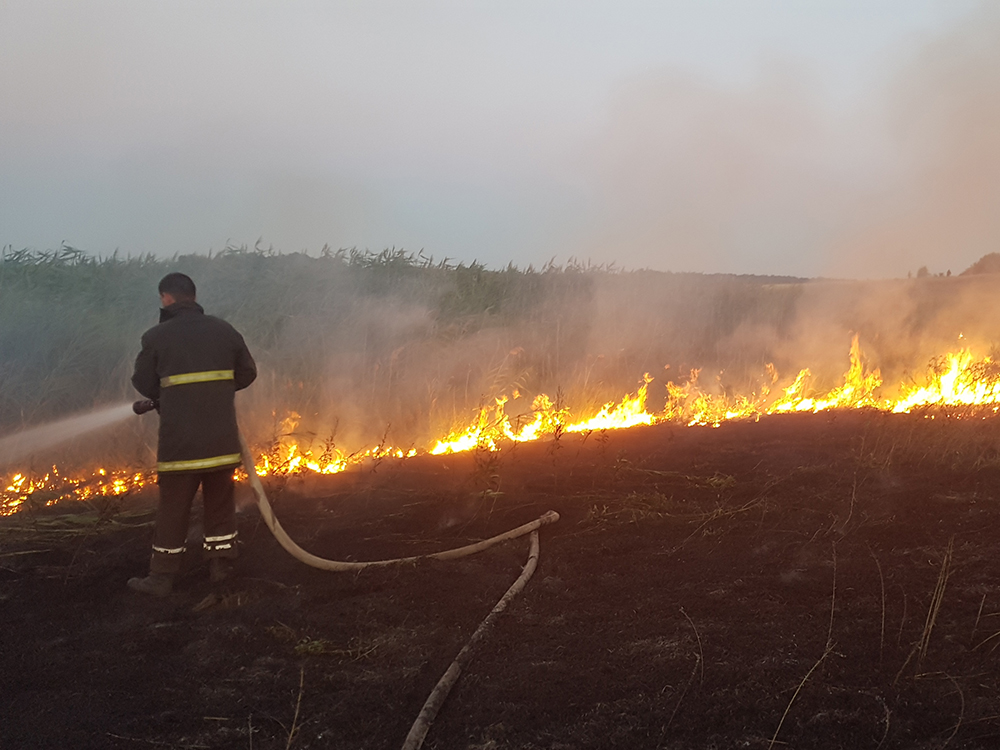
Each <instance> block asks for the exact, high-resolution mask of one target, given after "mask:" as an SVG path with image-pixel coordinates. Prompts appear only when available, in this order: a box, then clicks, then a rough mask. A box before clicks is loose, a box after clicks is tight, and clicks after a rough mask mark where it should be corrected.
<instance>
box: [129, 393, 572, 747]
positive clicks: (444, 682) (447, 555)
mask: <svg viewBox="0 0 1000 750" xmlns="http://www.w3.org/2000/svg"><path fill="white" fill-rule="evenodd" d="M153 409H157V410H158V409H159V404H158V403H157V402H156V401H154V400H151V399H150V400H144V401H136V402H135V403H134V404H133V405H132V410H133V411H134V412H135V413H136V414H145V413H146V412H148V411H152V410H153ZM239 437H240V456H241V458H242V460H243V468H244V469H245V470H246V473H247V479H248V480H249V482H250V487H251V488H253V491H254V494H255V495H256V496H257V506H258V507H259V508H260V515H261V517H262V518H263V519H264V523H265V524H267V528H268V529H270V530H271V533H272V534H273V535H274V538H275V539H277V540H278V544H280V545H281V546H282V547H283V548H284V549H285V551H286V552H288V553H289V554H290V555H291V556H292V557H294V558H295V559H296V560H298V561H300V562H303V563H305V564H306V565H309V566H311V567H313V568H319V569H320V570H332V571H340V572H343V571H358V570H363V569H364V568H376V567H385V566H388V565H398V564H402V563H412V562H416V561H417V560H455V559H458V558H460V557H467V556H469V555H473V554H475V553H477V552H482V551H483V550H485V549H488V548H489V547H492V546H493V545H495V544H498V543H500V542H503V541H506V540H508V539H516V538H517V537H520V536H524V535H525V534H531V547H530V551H529V553H528V561H527V562H526V563H525V565H524V568H523V569H522V571H521V575H520V576H518V579H517V580H516V581H514V583H513V584H511V586H510V588H509V589H507V592H506V593H505V594H504V595H503V596H502V597H501V598H500V601H498V602H497V603H496V606H494V607H493V609H492V610H491V611H490V613H489V614H488V615H487V616H486V618H485V619H484V620H483V621H482V622H481V623H480V624H479V627H478V628H476V631H475V632H474V633H473V634H472V637H471V638H470V639H469V641H468V642H467V643H466V644H465V646H464V647H463V648H462V650H461V651H459V652H458V656H456V657H455V659H454V661H452V663H451V666H449V667H448V669H447V671H446V672H445V673H444V675H443V676H442V677H441V679H440V680H438V682H437V684H436V685H435V686H434V689H433V690H432V691H431V694H430V696H428V698H427V700H426V701H425V702H424V705H423V707H422V708H421V709H420V713H419V714H418V716H417V719H416V721H414V722H413V726H412V727H411V728H410V731H409V733H408V734H407V736H406V741H405V742H404V743H403V750H419V748H420V747H421V746H422V745H423V742H424V738H425V737H426V736H427V732H428V730H429V729H430V725H431V723H432V722H433V721H434V719H435V717H436V716H437V714H438V711H439V710H440V709H441V706H442V705H444V701H445V699H446V698H447V697H448V694H449V693H450V692H451V689H452V687H454V685H455V683H456V682H457V681H458V678H459V676H460V675H461V673H462V670H463V669H464V668H465V666H466V665H467V664H468V663H469V661H470V660H471V658H472V652H473V649H474V648H475V647H476V646H477V645H478V644H479V643H480V642H481V641H482V640H483V639H484V638H485V637H486V634H487V633H488V632H489V630H490V628H491V627H492V626H493V623H494V622H495V621H496V619H497V618H498V617H499V616H500V614H501V613H502V612H503V611H504V610H505V609H506V608H507V605H508V604H509V603H510V602H511V601H512V600H513V599H514V597H515V596H517V595H518V594H519V593H521V591H522V590H523V589H524V587H525V585H526V584H527V583H528V580H529V579H530V578H531V576H532V575H533V574H534V572H535V567H536V566H537V565H538V529H539V528H540V527H542V526H545V525H546V524H550V523H555V522H556V521H558V520H559V514H558V513H556V512H555V511H554V510H550V511H548V512H547V513H545V514H544V515H542V516H540V517H539V518H537V519H535V520H534V521H531V522H529V523H526V524H523V525H521V526H518V527H517V528H515V529H511V530H510V531H505V532H504V533H502V534H497V535H496V536H493V537H490V538H489V539H484V540H482V541H480V542H475V543H474V544H467V545H465V546H464V547H457V548H454V549H450V550H444V551H443V552H434V553H431V554H428V555H414V556H412V557H399V558H395V559H392V560H372V561H368V562H345V561H339V560H327V559H325V558H322V557H319V556H317V555H314V554H312V553H311V552H307V551H306V550H304V549H302V547H300V546H299V545H298V544H296V543H295V542H294V541H293V540H292V538H291V537H290V536H288V534H287V532H286V531H285V530H284V529H283V528H282V526H281V523H280V522H279V521H278V519H277V517H276V516H275V515H274V510H273V509H272V508H271V503H270V502H269V501H268V499H267V493H266V492H265V491H264V485H263V484H262V483H261V481H260V477H259V476H257V469H256V465H255V464H254V460H253V454H252V453H251V452H250V448H249V446H248V445H247V442H246V439H245V438H244V437H243V433H242V432H240V433H239Z"/></svg>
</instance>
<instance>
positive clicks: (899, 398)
mask: <svg viewBox="0 0 1000 750" xmlns="http://www.w3.org/2000/svg"><path fill="white" fill-rule="evenodd" d="M959 339H960V340H961V341H962V343H963V344H964V343H965V341H964V339H963V337H961V336H960V337H959ZM849 358H850V364H849V366H848V369H847V372H846V373H844V376H843V383H842V384H841V385H838V386H836V387H834V388H832V389H831V390H829V391H826V392H818V391H816V390H815V388H814V387H813V376H812V373H811V372H810V370H809V369H808V368H807V369H803V370H801V371H799V373H798V374H797V375H796V376H795V377H794V378H793V379H792V380H791V382H790V383H788V385H785V386H784V387H782V388H777V389H776V388H775V386H776V384H777V383H778V382H779V376H778V373H777V371H776V370H775V369H774V367H773V366H771V365H767V367H766V372H765V377H764V379H763V381H762V382H761V383H759V384H758V385H757V386H755V387H754V388H751V389H749V390H750V393H749V394H748V395H740V394H737V395H729V394H727V393H722V394H713V393H709V392H707V391H706V390H704V389H703V388H702V387H701V385H700V384H699V376H700V371H699V370H692V371H691V373H690V375H689V377H688V379H687V381H686V382H684V383H681V384H677V383H673V382H667V383H666V384H665V389H666V405H665V406H664V409H663V411H662V412H657V413H651V412H650V411H649V410H648V408H647V398H648V390H649V385H650V383H652V382H653V378H652V377H650V376H649V374H648V373H647V374H646V375H644V376H643V378H642V380H641V382H640V384H639V386H638V387H637V389H636V390H635V392H634V393H630V394H627V395H625V396H624V397H622V398H621V400H619V401H610V402H608V403H606V404H604V405H603V406H601V407H600V409H597V410H596V412H594V413H592V414H591V415H590V416H587V417H584V418H582V419H579V420H577V419H574V418H573V417H572V416H571V412H570V409H569V408H568V407H566V406H565V405H563V404H562V403H561V399H556V401H553V400H552V399H551V398H550V397H549V396H547V395H545V394H539V395H537V396H536V397H535V398H534V399H533V401H532V403H531V408H530V410H525V411H524V413H522V414H520V415H518V416H514V417H511V416H510V414H508V411H507V410H508V405H509V404H511V402H512V401H518V400H519V399H520V398H521V395H520V393H518V392H517V391H513V393H512V395H511V396H509V397H508V396H506V395H502V396H499V397H497V398H495V399H494V400H493V402H492V403H490V404H487V405H484V406H482V407H481V408H480V409H479V410H478V412H477V413H476V415H475V416H474V418H473V419H472V421H471V423H469V424H468V425H464V426H459V427H458V428H456V429H454V430H452V431H451V432H450V433H449V434H448V435H446V436H444V437H442V438H440V439H439V440H436V441H434V443H433V444H432V445H431V446H430V447H429V448H428V449H426V451H418V450H417V449H416V448H413V447H410V448H400V447H395V446H390V445H386V444H385V443H384V442H383V443H381V444H379V445H375V446H371V447H369V448H365V449H362V450H358V451H355V452H353V453H345V452H343V451H342V450H341V449H340V448H339V447H337V446H335V445H333V444H332V443H331V444H328V445H324V446H323V448H322V450H319V451H318V452H317V451H314V450H313V449H312V448H311V447H307V446H306V447H304V446H303V444H302V443H300V442H299V440H297V439H296V437H295V430H296V428H297V427H298V423H299V420H300V417H299V415H298V414H296V413H295V412H289V414H288V415H287V416H286V417H285V418H284V419H283V420H282V421H281V422H280V424H279V429H278V432H279V434H280V435H281V438H280V439H278V440H277V441H275V444H274V445H272V446H271V448H270V449H269V450H267V451H265V452H264V453H262V454H261V455H260V457H259V458H258V459H257V461H256V464H255V466H254V470H255V472H256V473H257V475H258V476H261V477H274V476H279V477H280V476H289V475H295V474H304V473H311V474H326V475H329V474H338V473H340V472H343V471H347V470H348V469H350V468H351V467H356V466H361V465H364V464H370V463H371V462H378V461H381V460H384V459H390V458H394V459H405V458H410V457H412V456H415V455H417V454H418V453H421V452H423V453H429V454H431V455H445V454H450V453H461V452H464V451H470V450H486V451H497V450H500V449H501V448H502V447H503V446H504V445H506V444H516V443H520V442H531V441H535V440H539V439H541V438H543V437H547V436H559V435H561V434H563V433H578V432H590V431H594V430H618V429H626V428H629V427H634V426H637V425H651V424H658V423H663V422H670V423H675V424H686V425H691V426H695V425H707V426H713V427H718V426H720V425H721V424H722V423H724V422H727V421H732V420H757V419H760V418H761V417H763V416H766V415H773V414H788V413H793V412H819V411H826V410H830V409H862V408H869V409H878V410H881V411H886V412H892V413H909V412H911V411H913V410H915V409H924V408H928V407H969V406H982V407H986V408H991V409H992V411H993V412H997V411H1000V363H996V362H994V361H993V359H992V358H991V357H988V356H987V357H976V356H975V355H974V354H973V352H972V350H971V349H969V348H962V349H960V350H958V351H956V352H950V353H947V354H944V355H942V356H940V357H937V358H935V359H933V360H932V361H931V364H930V366H929V367H928V368H927V373H926V375H925V377H924V378H923V380H924V382H923V383H922V384H918V383H916V382H912V383H904V384H901V385H900V386H899V387H898V388H897V389H896V393H897V395H896V396H895V397H894V398H890V397H884V396H880V395H879V392H880V389H881V388H882V384H883V383H882V377H881V374H880V372H879V369H878V368H875V369H871V370H869V369H867V368H866V367H865V364H864V359H863V357H862V353H861V346H860V343H859V339H858V336H857V335H855V336H854V337H853V340H852V341H851V348H850V354H849ZM720 383H721V377H720ZM775 393H777V396H775V395H774V394H775ZM154 481H155V475H154V474H153V473H151V472H137V471H134V470H125V469H107V468H103V467H102V468H97V469H94V470H93V471H91V472H90V473H89V474H81V475H79V476H73V477H69V476H63V475H62V474H60V472H59V470H58V469H57V467H55V466H53V467H52V469H51V470H50V471H48V472H46V473H45V474H44V475H40V476H36V475H32V474H30V473H29V472H26V471H21V472H18V473H15V474H12V475H10V476H8V477H7V478H6V479H4V480H2V481H0V488H2V489H0V516H3V515H10V514H12V513H14V512H16V511H17V510H18V509H20V508H21V507H23V506H24V505H25V503H27V502H29V500H30V501H31V502H33V503H41V504H44V505H52V504H54V503H55V502H57V501H59V500H64V499H76V500H88V499H91V498H94V497H96V496H122V495H127V494H129V493H131V492H135V491H138V490H141V489H142V488H143V487H146V486H147V485H149V484H151V483H153V482H154Z"/></svg>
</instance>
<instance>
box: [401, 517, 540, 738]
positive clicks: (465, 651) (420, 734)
mask: <svg viewBox="0 0 1000 750" xmlns="http://www.w3.org/2000/svg"><path fill="white" fill-rule="evenodd" d="M537 565H538V532H537V531H532V532H531V549H530V551H529V552H528V562H526V563H525V564H524V570H522V571H521V575H520V576H519V577H518V579H517V580H516V581H514V583H512V584H511V587H510V588H509V589H507V593H506V594H504V595H503V596H502V597H501V598H500V601H498V602H497V604H496V606H495V607H494V608H493V610H492V611H491V612H490V613H489V614H488V615H486V619H485V620H483V621H482V622H481V623H480V624H479V627H478V628H476V632H475V633H473V634H472V637H471V638H470V639H469V642H468V643H466V644H465V646H464V647H463V648H462V650H461V651H459V652H458V656H456V657H455V661H453V662H452V663H451V666H450V667H448V671H447V672H445V673H444V676H443V677H442V678H441V679H440V680H438V684H437V685H435V686H434V689H433V690H432V691H431V694H430V695H429V696H428V698H427V700H426V701H425V702H424V707H423V708H421V709H420V713H419V714H418V715H417V720H416V721H415V722H413V726H412V727H410V733H409V734H408V735H406V742H404V743H403V750H418V749H419V748H420V746H421V745H422V744H423V742H424V737H426V736H427V730H429V729H430V728H431V722H433V721H434V718H435V717H436V716H437V714H438V711H440V710H441V706H442V705H444V701H445V699H446V698H447V697H448V693H450V692H451V689H452V687H453V686H454V685H455V683H456V682H457V681H458V678H459V676H460V675H461V674H462V669H464V668H465V665H466V664H468V663H469V660H470V659H471V658H472V650H473V649H474V648H475V647H476V645H477V644H478V643H479V642H480V641H481V640H483V638H485V637H486V634H487V632H488V631H489V629H490V628H491V627H492V626H493V623H494V621H495V620H496V619H497V617H499V616H500V613H501V612H503V611H504V610H505V609H507V605H508V604H510V602H511V600H512V599H513V598H514V597H515V596H517V595H518V594H520V593H521V590H522V589H523V588H524V586H525V584H526V583H528V580H529V579H530V578H531V576H532V574H533V573H534V572H535V567H536V566H537Z"/></svg>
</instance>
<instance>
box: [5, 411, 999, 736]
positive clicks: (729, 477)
mask: <svg viewBox="0 0 1000 750" xmlns="http://www.w3.org/2000/svg"><path fill="white" fill-rule="evenodd" d="M931 416H934V415H930V414H923V415H919V414H910V415H888V414H884V413H879V412H867V411H852V412H831V413H821V414H808V415H782V416H774V417H765V418H763V419H761V420H760V421H759V422H735V423H726V424H723V425H722V426H721V427H720V428H717V429H712V428H708V427H697V428H687V427H681V426H676V425H659V426H654V427H647V428H634V429H631V430H625V431H618V432H607V433H591V434H589V435H562V436H560V437H558V438H557V439H550V440H548V441H545V442H539V443H532V444H521V445H517V446H514V447H508V448H507V449H505V450H503V451H500V452H499V453H487V452H482V453H477V452H475V451H473V452H470V453H468V454H461V455H450V456H442V457H432V456H419V457H416V458H412V459H407V460H402V461H395V460H386V461H383V462H381V463H379V464H378V465H373V466H369V467H366V468H364V469H357V470H352V471H350V472H347V473H345V474H341V475H337V476H335V477H326V478H323V477H312V478H304V479H297V478H295V477H292V478H288V479H285V480H282V481H281V482H278V480H271V483H270V484H269V492H270V494H271V495H272V499H274V502H275V509H276V512H277V514H278V516H279V517H280V518H281V520H282V523H283V524H284V526H285V528H286V529H287V530H288V531H289V533H290V534H291V536H292V537H293V538H295V539H296V540H297V541H299V543H301V544H302V545H303V546H304V547H306V548H307V549H308V550H309V551H311V552H313V553H315V554H318V555H321V556H324V557H329V558H334V559H343V560H368V559H380V558H387V557H397V556H401V555H413V554H421V553H425V552H431V551H435V550H439V549H443V548H448V547H453V546H457V545H459V544H464V543H467V542H469V541H472V540H478V539H482V538H485V537H487V536H490V535H493V534H495V533H499V532H501V531H504V530H506V529H507V528H510V527H513V526H516V525H519V524H521V523H524V522H526V521H529V520H532V519H534V518H536V517H538V516H539V515H541V514H542V513H544V512H545V511H547V510H550V509H553V510H557V511H558V512H559V513H560V514H561V520H560V521H559V522H558V523H556V524H554V525H550V526H546V527H544V528H543V529H542V532H541V554H540V560H539V565H538V569H537V571H536V572H535V575H534V577H533V579H532V580H531V581H530V582H529V583H528V585H527V588H526V589H525V590H524V592H523V593H522V594H521V595H520V596H519V597H518V598H517V599H515V600H514V601H513V603H512V604H511V606H510V607H509V608H508V610H507V611H506V612H505V613H504V614H503V615H502V616H501V617H500V618H499V620H498V621H497V622H496V625H495V627H494V629H493V630H492V632H491V634H490V635H489V637H488V638H487V639H486V640H485V642H483V643H482V644H481V645H480V646H479V648H478V649H477V650H476V652H475V656H474V658H473V660H472V662H471V664H469V666H468V667H467V669H466V670H465V671H464V672H463V674H462V676H461V679H460V680H459V682H458V684H457V686H456V688H455V689H454V691H453V692H452V694H451V696H450V697H449V698H448V700H447V702H446V703H445V705H444V707H443V709H442V711H441V713H440V715H439V716H438V717H437V719H436V721H435V722H434V723H433V725H432V726H431V729H430V733H429V734H428V737H427V740H426V743H425V747H428V748H483V749H485V748H496V749H497V750H500V749H501V748H607V747H621V748H638V747H650V748H654V747H661V748H693V747H698V748H731V747H748V748H767V747H796V748H855V747H872V748H875V747H880V748H941V747H946V746H947V747H954V748H989V747H996V745H997V742H998V738H1000V715H998V710H997V702H996V696H997V695H998V694H1000V684H998V674H1000V672H998V669H997V667H998V660H1000V655H998V654H997V651H996V647H997V646H998V645H1000V584H998V582H997V581H998V571H997V562H996V555H995V549H996V548H997V546H998V544H1000V508H998V503H997V494H998V490H997V487H998V484H1000V457H998V454H997V446H998V445H1000V441H998V437H1000V435H998V430H1000V424H998V423H997V420H996V419H995V418H988V419H982V418H976V419H958V418H955V417H951V418H945V417H944V415H936V416H935V418H934V419H931V418H930V417H931ZM244 491H246V489H245V488H244ZM245 500H246V503H247V506H246V507H245V509H244V511H243V512H242V513H241V516H240V533H241V537H242V549H241V558H240V561H239V568H238V574H237V575H236V577H235V578H234V579H232V580H230V581H227V582H226V583H224V584H222V585H220V586H216V587H213V586H212V585H210V584H209V583H208V581H207V576H206V571H205V566H204V563H203V561H199V560H198V559H197V555H196V554H194V553H189V554H190V555H191V559H190V560H188V561H187V562H186V568H185V573H184V577H183V580H182V581H181V582H180V584H179V586H178V590H177V591H175V593H174V594H172V595H171V596H169V597H168V598H166V599H164V600H149V599H144V598H141V597H140V596H139V595H137V594H134V593H132V592H129V591H127V590H126V588H125V586H124V583H125V580H126V579H127V578H128V577H129V576H132V575H137V574H141V573H142V572H144V566H145V563H146V556H147V554H148V549H149V547H148V545H149V535H150V527H149V523H150V522H151V520H152V508H153V501H154V497H153V493H149V494H143V495H139V496H133V497H130V498H126V499H119V500H118V501H116V502H115V503H110V504H105V505H103V506H99V507H98V506H95V505H91V504H86V503H63V504H60V505H57V506H55V507H52V508H39V509H37V510H32V509H30V508H29V509H26V510H24V511H22V512H21V513H18V514H16V515H13V516H10V517H7V518H4V519H0V628H2V632H3V634H4V635H3V639H2V646H0V674H2V675H3V679H2V680H0V691H2V694H0V747H3V748H21V747H34V748H55V747H60V748H62V747H67V746H71V747H77V748H139V747H176V748H251V747H252V748H387V747H400V746H401V745H402V743H403V740H404V738H405V737H406V734H407V731H408V729H409V727H410V725H411V723H412V722H413V721H414V719H415V718H416V716H417V713H418V712H419V711H420V707H421V705H422V704H423V702H424V700H425V699H426V697H427V695H428V694H429V693H430V691H431V689H432V688H433V687H434V685H435V683H436V682H437V680H438V679H439V677H440V676H441V675H442V674H443V673H444V671H445V669H447V667H448V665H449V664H450V663H451V660H452V659H453V658H454V657H455V655H456V654H457V653H458V651H459V650H460V649H461V648H462V646H463V645H464V644H465V642H466V641H467V640H468V638H469V636H470V635H471V634H472V632H473V631H474V630H475V629H476V627H477V626H478V625H479V623H480V622H481V621H482V619H483V618H484V617H485V616H486V615H487V613H488V612H489V611H490V609H491V608H492V607H493V605H494V603H495V602H496V601H497V600H498V599H499V598H500V597H501V595H502V594H503V593H504V591H505V590H506V589H507V587H508V586H509V585H510V583H511V582H512V581H513V580H514V579H515V578H516V577H517V576H518V574H519V572H520V570H521V568H522V566H523V565H524V562H525V559H526V557H527V551H528V542H527V539H526V538H521V539H517V540H513V541H510V542H506V543H504V544H502V545H500V546H497V547H494V548H492V549H490V550H489V551H487V552H485V553H483V554H480V555H476V556H473V557H469V558H465V559H462V560H458V561H451V562H437V561H428V562H421V563H418V564H415V565H407V566H399V567H394V568H389V569H380V570H368V571H364V572H361V573H358V574H343V573H330V572H324V571H319V570H314V569H311V568H308V567H306V566H304V565H302V564H301V563H299V562H297V561H295V560H294V559H293V558H291V557H290V556H289V555H287V554H286V553H285V552H284V551H283V550H282V549H281V548H280V547H279V546H278V544H277V543H276V542H275V540H274V539H273V537H272V536H271V535H270V533H268V531H267V529H266V527H265V526H264V525H263V523H262V522H261V519H260V516H259V513H258V512H257V510H256V507H255V506H252V505H250V498H249V495H247V496H246V497H245ZM192 533H193V535H194V536H197V530H195V531H193V532H192Z"/></svg>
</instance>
